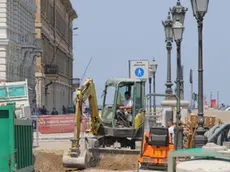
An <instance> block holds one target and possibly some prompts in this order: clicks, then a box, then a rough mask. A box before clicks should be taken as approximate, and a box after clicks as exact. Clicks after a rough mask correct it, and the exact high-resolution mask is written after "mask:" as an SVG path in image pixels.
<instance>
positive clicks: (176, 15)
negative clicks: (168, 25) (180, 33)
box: [170, 0, 188, 25]
mask: <svg viewBox="0 0 230 172" xmlns="http://www.w3.org/2000/svg"><path fill="white" fill-rule="evenodd" d="M170 11H171V14H172V18H173V21H177V20H179V22H180V23H181V24H182V25H184V19H185V14H186V12H187V11H188V8H185V7H184V6H182V5H181V2H180V0H178V1H177V3H176V6H174V7H173V8H171V9H170Z"/></svg>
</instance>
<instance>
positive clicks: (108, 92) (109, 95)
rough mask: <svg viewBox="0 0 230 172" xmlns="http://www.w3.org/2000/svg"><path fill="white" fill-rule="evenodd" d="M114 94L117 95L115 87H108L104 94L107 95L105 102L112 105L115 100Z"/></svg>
mask: <svg viewBox="0 0 230 172" xmlns="http://www.w3.org/2000/svg"><path fill="white" fill-rule="evenodd" d="M114 95H115V87H112V86H110V87H107V89H106V93H105V94H104V96H106V97H105V104H106V105H112V104H113V102H114Z"/></svg>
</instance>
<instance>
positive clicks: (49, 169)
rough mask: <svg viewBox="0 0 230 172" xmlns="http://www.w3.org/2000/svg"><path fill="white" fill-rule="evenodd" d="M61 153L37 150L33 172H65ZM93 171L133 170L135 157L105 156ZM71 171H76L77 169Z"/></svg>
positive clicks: (135, 164)
mask: <svg viewBox="0 0 230 172" xmlns="http://www.w3.org/2000/svg"><path fill="white" fill-rule="evenodd" d="M62 153H63V152H62V151H55V152H52V151H50V150H39V151H36V152H35V153H34V154H35V172H67V171H68V169H65V168H63V167H62ZM94 169H100V170H102V169H106V170H116V171H117V170H135V169H137V155H106V156H103V157H101V161H100V162H99V164H98V166H97V167H96V168H94ZM72 171H78V170H77V169H75V170H72Z"/></svg>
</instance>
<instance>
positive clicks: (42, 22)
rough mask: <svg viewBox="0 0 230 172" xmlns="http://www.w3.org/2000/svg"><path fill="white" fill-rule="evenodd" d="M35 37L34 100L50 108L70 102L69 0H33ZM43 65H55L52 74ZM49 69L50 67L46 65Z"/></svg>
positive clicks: (70, 41) (74, 16) (70, 38)
mask: <svg viewBox="0 0 230 172" xmlns="http://www.w3.org/2000/svg"><path fill="white" fill-rule="evenodd" d="M36 3H37V14H36V33H37V35H36V37H37V45H38V47H40V48H41V49H42V55H41V56H40V57H37V61H36V84H37V85H36V93H37V94H36V102H37V105H38V106H40V107H41V106H43V105H45V107H46V108H47V110H48V111H52V108H53V107H56V109H57V110H58V112H59V113H61V110H62V106H63V105H64V106H67V105H72V102H73V101H72V94H73V85H72V78H73V76H72V75H73V74H72V73H73V54H72V50H73V47H72V44H73V41H72V36H73V33H72V31H73V28H72V22H73V20H74V19H75V18H77V14H76V12H75V10H74V9H73V8H72V5H71V2H70V0H36ZM46 66H51V67H53V69H56V68H55V67H58V71H57V75H55V72H53V76H54V77H50V75H49V76H48V75H46V74H45V71H46ZM49 70H51V69H49ZM51 73H52V72H51Z"/></svg>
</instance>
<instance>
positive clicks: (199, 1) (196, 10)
mask: <svg viewBox="0 0 230 172" xmlns="http://www.w3.org/2000/svg"><path fill="white" fill-rule="evenodd" d="M208 4H209V0H191V5H192V11H193V15H194V17H195V18H196V20H197V26H198V102H199V103H198V128H197V131H196V135H195V138H194V146H195V147H202V146H203V145H204V144H206V143H207V138H206V137H205V136H204V133H205V129H204V100H203V94H204V93H203V19H204V16H205V14H206V13H207V11H208Z"/></svg>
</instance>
